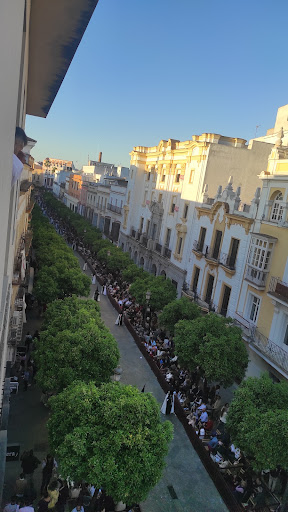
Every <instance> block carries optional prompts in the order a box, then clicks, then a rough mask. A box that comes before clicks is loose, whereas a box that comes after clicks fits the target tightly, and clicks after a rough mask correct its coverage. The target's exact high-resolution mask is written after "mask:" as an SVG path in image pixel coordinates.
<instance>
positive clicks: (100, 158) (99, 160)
mask: <svg viewBox="0 0 288 512" xmlns="http://www.w3.org/2000/svg"><path fill="white" fill-rule="evenodd" d="M101 161H102V151H100V153H99V159H98V162H99V163H101Z"/></svg>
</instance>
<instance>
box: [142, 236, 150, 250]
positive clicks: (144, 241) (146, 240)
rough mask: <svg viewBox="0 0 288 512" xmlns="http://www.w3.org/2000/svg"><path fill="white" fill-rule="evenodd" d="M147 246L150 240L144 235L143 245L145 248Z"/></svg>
mask: <svg viewBox="0 0 288 512" xmlns="http://www.w3.org/2000/svg"><path fill="white" fill-rule="evenodd" d="M147 244H148V238H147V236H144V235H143V236H142V241H141V245H144V247H147Z"/></svg>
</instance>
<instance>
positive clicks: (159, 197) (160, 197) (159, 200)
mask: <svg viewBox="0 0 288 512" xmlns="http://www.w3.org/2000/svg"><path fill="white" fill-rule="evenodd" d="M162 197H163V194H159V196H158V203H162Z"/></svg>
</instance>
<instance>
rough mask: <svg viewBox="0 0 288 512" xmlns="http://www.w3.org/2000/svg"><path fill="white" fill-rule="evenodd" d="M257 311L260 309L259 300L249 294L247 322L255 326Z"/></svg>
mask: <svg viewBox="0 0 288 512" xmlns="http://www.w3.org/2000/svg"><path fill="white" fill-rule="evenodd" d="M259 309H260V298H259V297H257V296H256V295H252V294H251V295H250V300H249V305H248V316H249V320H250V321H251V322H252V323H253V324H256V322H257V318H258V313H259Z"/></svg>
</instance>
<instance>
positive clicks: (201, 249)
mask: <svg viewBox="0 0 288 512" xmlns="http://www.w3.org/2000/svg"><path fill="white" fill-rule="evenodd" d="M206 247H207V246H206V245H205V244H204V243H201V242H199V241H198V240H194V243H193V249H192V250H193V251H195V252H198V253H199V254H204V253H205V250H206Z"/></svg>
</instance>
